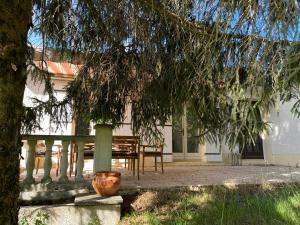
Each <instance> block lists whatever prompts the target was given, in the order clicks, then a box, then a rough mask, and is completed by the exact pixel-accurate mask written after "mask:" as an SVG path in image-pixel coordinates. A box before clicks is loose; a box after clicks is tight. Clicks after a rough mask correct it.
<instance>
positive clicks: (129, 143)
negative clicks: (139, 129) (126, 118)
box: [112, 136, 140, 151]
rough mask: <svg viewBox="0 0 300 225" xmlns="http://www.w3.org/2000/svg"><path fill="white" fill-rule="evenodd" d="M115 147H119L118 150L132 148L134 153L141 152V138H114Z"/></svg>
mask: <svg viewBox="0 0 300 225" xmlns="http://www.w3.org/2000/svg"><path fill="white" fill-rule="evenodd" d="M112 143H113V146H118V147H119V148H118V149H116V150H120V149H121V150H122V149H128V148H131V150H133V151H139V144H140V138H139V136H113V140H112Z"/></svg>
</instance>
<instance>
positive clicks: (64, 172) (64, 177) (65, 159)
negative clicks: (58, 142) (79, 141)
mask: <svg viewBox="0 0 300 225" xmlns="http://www.w3.org/2000/svg"><path fill="white" fill-rule="evenodd" d="M69 144H70V141H62V150H61V153H62V158H61V163H60V165H61V167H60V174H61V175H60V178H59V181H60V182H68V181H69V179H68V176H67V170H68V149H69Z"/></svg>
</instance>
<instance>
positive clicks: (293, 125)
mask: <svg viewBox="0 0 300 225" xmlns="http://www.w3.org/2000/svg"><path fill="white" fill-rule="evenodd" d="M293 104H294V101H291V102H288V103H285V104H283V105H281V106H280V108H279V110H276V109H274V110H272V112H271V113H270V115H269V117H268V118H269V119H268V120H269V121H270V122H271V131H270V133H269V135H268V136H266V138H265V140H264V151H265V156H266V159H267V161H268V162H269V163H272V164H281V165H291V166H296V165H297V163H298V164H299V165H300V118H299V119H298V118H296V117H294V116H293V114H292V113H291V112H290V110H291V108H292V106H293Z"/></svg>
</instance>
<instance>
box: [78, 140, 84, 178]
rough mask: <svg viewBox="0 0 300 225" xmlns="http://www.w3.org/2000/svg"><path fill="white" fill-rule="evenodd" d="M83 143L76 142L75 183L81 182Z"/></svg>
mask: <svg viewBox="0 0 300 225" xmlns="http://www.w3.org/2000/svg"><path fill="white" fill-rule="evenodd" d="M84 144H85V143H84V141H78V144H77V145H78V152H77V163H76V165H77V168H76V171H77V174H76V181H81V180H83V175H82V172H83V167H84Z"/></svg>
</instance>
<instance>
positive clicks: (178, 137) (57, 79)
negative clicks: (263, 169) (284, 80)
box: [24, 61, 300, 166]
mask: <svg viewBox="0 0 300 225" xmlns="http://www.w3.org/2000/svg"><path fill="white" fill-rule="evenodd" d="M36 64H37V65H39V62H36ZM47 69H48V72H50V73H52V74H53V77H52V82H53V84H54V90H55V94H56V96H57V98H58V99H62V98H63V97H64V95H65V91H64V87H65V86H66V84H67V83H68V82H69V81H71V80H72V79H74V76H75V75H74V74H76V70H78V67H77V66H75V65H72V64H68V63H55V62H50V61H48V62H47ZM32 97H37V98H39V99H41V100H46V99H47V96H46V95H45V94H44V84H43V83H39V82H34V81H33V80H32V77H31V76H30V75H29V76H28V79H27V85H26V89H25V95H24V104H25V105H26V106H30V105H31V104H32V100H31V98H32ZM291 107H292V103H286V104H283V105H281V107H280V109H279V110H273V111H272V112H271V113H270V114H269V115H267V116H265V119H266V120H268V121H270V122H271V130H270V133H269V135H262V136H261V141H260V142H259V143H258V144H257V145H256V147H253V146H252V147H249V148H248V150H247V151H246V152H245V153H244V154H243V156H242V158H243V160H242V164H265V163H268V164H277V165H290V166H298V165H300V120H299V119H297V118H294V117H293V115H292V114H291V113H290V109H291ZM184 111H185V113H184V115H182V116H177V117H176V116H173V118H172V123H170V124H167V125H165V126H164V127H163V128H162V132H163V134H164V138H165V148H164V160H165V162H172V161H178V160H180V161H185V160H197V161H203V162H222V161H223V162H228V163H230V158H231V157H230V154H231V153H230V152H229V150H228V148H227V147H226V146H225V145H223V144H222V145H221V146H220V145H211V144H208V143H207V144H206V145H200V144H198V143H195V142H194V140H195V139H194V138H193V135H194V133H195V132H194V131H192V130H191V129H190V126H189V123H191V122H192V121H189V119H188V118H187V113H186V111H187V109H185V110H184ZM41 127H42V128H43V130H42V131H39V132H38V134H45V135H53V134H57V135H71V134H73V133H72V132H73V128H74V127H73V126H72V122H70V123H69V124H68V125H67V126H66V127H65V128H63V129H59V130H55V128H54V127H55V126H53V124H51V121H50V118H48V117H45V118H44V121H43V123H42V124H41ZM91 127H92V126H91ZM130 127H131V118H130V108H128V110H127V113H126V119H125V121H123V125H122V126H121V127H120V128H118V129H116V130H114V132H113V134H114V135H132V131H131V128H130ZM93 132H94V131H93V130H92V129H91V130H90V134H93Z"/></svg>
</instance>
